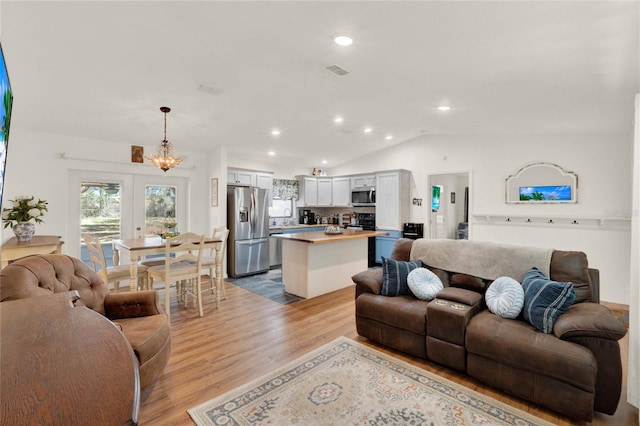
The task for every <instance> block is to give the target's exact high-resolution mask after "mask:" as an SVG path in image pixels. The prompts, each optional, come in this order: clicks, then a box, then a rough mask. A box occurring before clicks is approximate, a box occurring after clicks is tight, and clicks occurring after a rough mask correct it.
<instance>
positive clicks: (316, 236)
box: [272, 229, 387, 244]
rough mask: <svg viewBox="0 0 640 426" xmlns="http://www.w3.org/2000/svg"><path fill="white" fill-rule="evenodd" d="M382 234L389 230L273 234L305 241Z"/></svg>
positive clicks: (348, 238) (329, 240)
mask: <svg viewBox="0 0 640 426" xmlns="http://www.w3.org/2000/svg"><path fill="white" fill-rule="evenodd" d="M381 235H387V232H381V231H360V230H357V229H343V230H342V233H340V234H327V233H326V232H324V231H315V232H296V233H294V234H276V235H272V237H275V238H282V239H283V240H293V241H300V242H303V243H312V244H320V243H331V242H335V241H340V240H354V239H357V238H369V237H378V236H381Z"/></svg>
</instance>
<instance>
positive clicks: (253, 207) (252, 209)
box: [249, 191, 256, 238]
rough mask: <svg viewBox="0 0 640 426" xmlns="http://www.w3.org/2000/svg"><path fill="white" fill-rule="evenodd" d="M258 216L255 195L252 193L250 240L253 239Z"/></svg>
mask: <svg viewBox="0 0 640 426" xmlns="http://www.w3.org/2000/svg"><path fill="white" fill-rule="evenodd" d="M255 215H256V199H255V194H254V192H253V191H251V206H250V207H249V238H253V225H254V224H255V220H256V219H255Z"/></svg>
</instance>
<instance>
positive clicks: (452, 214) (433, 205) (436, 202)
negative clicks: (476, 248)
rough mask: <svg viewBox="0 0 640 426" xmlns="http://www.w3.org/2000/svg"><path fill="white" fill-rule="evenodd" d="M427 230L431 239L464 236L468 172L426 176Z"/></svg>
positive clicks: (469, 185) (467, 207) (467, 198)
mask: <svg viewBox="0 0 640 426" xmlns="http://www.w3.org/2000/svg"><path fill="white" fill-rule="evenodd" d="M427 188H428V191H429V199H428V205H427V208H428V209H429V214H428V217H429V224H428V226H427V228H428V230H427V232H425V233H426V234H427V235H428V237H429V238H431V239H453V240H455V239H468V238H469V226H468V224H469V211H470V204H471V203H470V201H471V200H470V194H471V172H470V171H463V172H451V173H439V174H432V175H428V176H427Z"/></svg>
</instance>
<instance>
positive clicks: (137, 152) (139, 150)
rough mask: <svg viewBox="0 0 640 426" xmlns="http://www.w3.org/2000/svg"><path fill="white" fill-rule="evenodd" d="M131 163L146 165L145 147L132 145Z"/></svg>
mask: <svg viewBox="0 0 640 426" xmlns="http://www.w3.org/2000/svg"><path fill="white" fill-rule="evenodd" d="M131 162H132V163H144V147H143V146H138V145H131Z"/></svg>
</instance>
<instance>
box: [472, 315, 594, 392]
mask: <svg viewBox="0 0 640 426" xmlns="http://www.w3.org/2000/svg"><path fill="white" fill-rule="evenodd" d="M465 347H466V349H467V351H468V352H469V353H470V354H476V355H479V356H482V357H483V358H487V359H490V360H493V361H496V362H498V363H500V364H504V365H505V366H508V367H512V368H514V369H517V370H523V371H531V372H534V373H537V374H540V375H542V376H547V377H551V378H553V379H556V380H560V381H562V382H565V383H568V384H570V385H571V386H575V387H577V388H578V389H582V390H584V391H586V392H590V393H593V392H594V389H595V380H596V372H597V370H598V365H597V362H596V358H595V357H594V355H593V354H592V353H591V351H590V350H589V349H588V348H586V347H584V346H581V345H577V344H575V343H571V342H567V341H564V340H560V339H558V338H557V337H556V336H555V335H553V334H543V333H540V332H539V331H538V330H536V329H535V328H534V327H533V326H532V325H530V324H528V323H527V322H525V321H520V320H512V319H507V318H501V317H499V316H497V315H493V314H492V313H491V312H489V311H483V312H480V313H478V314H477V315H475V316H474V317H473V318H471V321H470V322H469V325H467V333H466V337H465ZM512 380H514V381H515V380H516V378H512ZM522 385H523V386H525V384H522ZM529 385H531V384H529V383H527V384H526V386H529ZM513 386H517V384H516V383H514V384H513ZM551 391H552V390H551V389H549V392H551Z"/></svg>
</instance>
